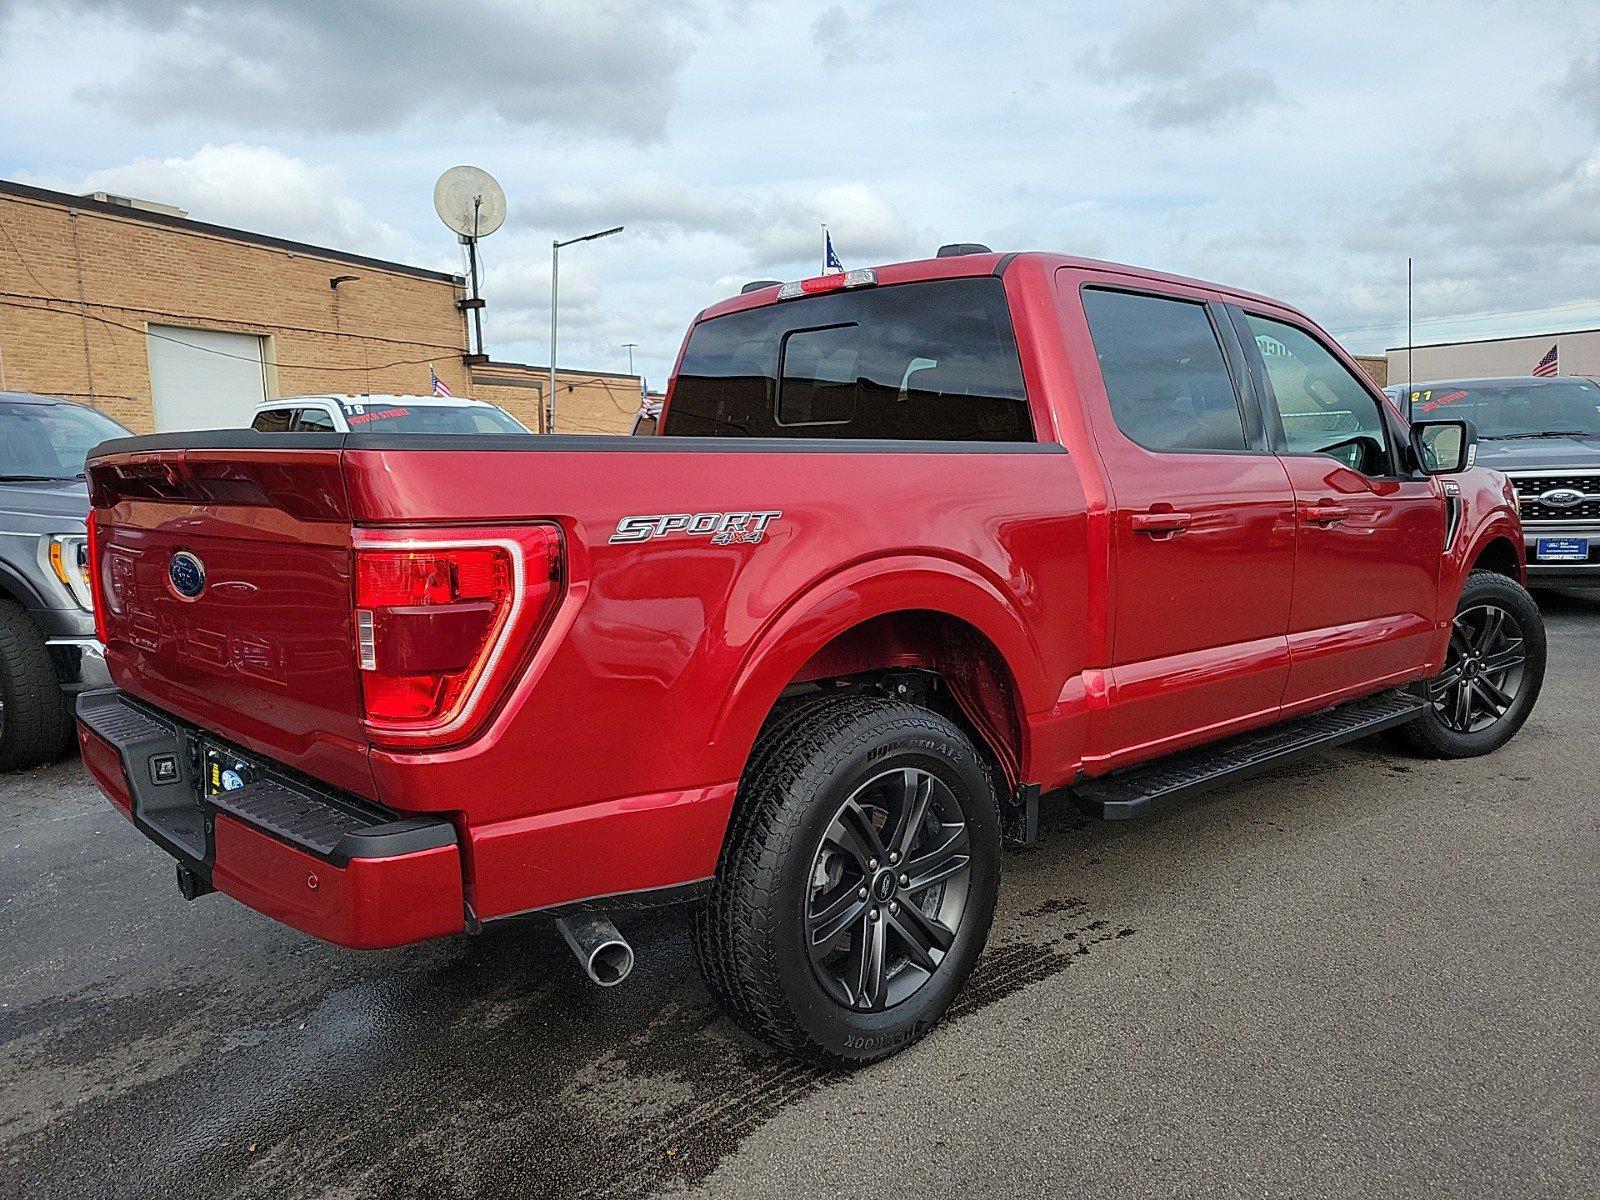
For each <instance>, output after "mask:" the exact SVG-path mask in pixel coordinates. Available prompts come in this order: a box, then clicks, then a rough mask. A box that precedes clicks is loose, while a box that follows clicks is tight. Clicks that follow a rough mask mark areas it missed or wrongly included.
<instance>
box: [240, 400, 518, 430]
mask: <svg viewBox="0 0 1600 1200" xmlns="http://www.w3.org/2000/svg"><path fill="white" fill-rule="evenodd" d="M250 428H251V429H254V430H257V431H258V432H261V433H358V432H367V433H527V432H528V429H527V427H526V426H524V425H522V424H521V423H519V422H518V421H517V419H516V418H515V417H513V416H511V415H510V414H509V413H507V412H506V411H505V410H503V409H500V408H496V407H495V406H494V405H492V404H489V403H487V402H486V401H483V400H469V399H467V398H466V397H455V396H368V395H360V396H285V397H283V398H282V399H278V400H269V401H268V402H267V403H265V404H261V405H258V406H257V407H256V411H255V415H254V417H252V418H251V420H250Z"/></svg>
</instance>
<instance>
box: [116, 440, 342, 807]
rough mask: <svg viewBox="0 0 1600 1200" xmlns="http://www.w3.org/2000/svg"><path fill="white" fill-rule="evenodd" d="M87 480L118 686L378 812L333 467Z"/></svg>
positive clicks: (270, 466) (305, 454)
mask: <svg viewBox="0 0 1600 1200" xmlns="http://www.w3.org/2000/svg"><path fill="white" fill-rule="evenodd" d="M89 474H90V488H91V498H92V501H93V503H94V505H95V509H96V513H95V528H96V547H97V550H96V552H97V554H98V555H99V556H100V566H101V571H102V573H103V575H102V577H103V580H104V588H105V591H106V599H107V603H106V609H107V611H106V613H105V634H106V637H107V640H108V645H107V658H108V662H109V664H110V666H111V672H112V678H113V680H114V681H115V682H116V684H117V686H119V687H121V688H123V689H125V690H127V691H129V692H132V693H133V694H135V695H137V696H140V697H143V698H144V699H146V700H148V701H150V702H151V703H153V704H155V705H157V706H158V707H160V708H163V709H165V710H167V711H169V712H172V713H174V714H176V715H178V716H180V717H183V718H186V719H188V720H189V721H192V722H193V723H195V724H196V725H199V726H201V727H202V728H204V729H207V730H210V731H213V732H215V733H217V734H218V735H219V736H220V737H221V738H223V739H225V740H227V741H231V742H234V743H237V744H238V745H239V746H241V747H243V748H245V749H248V750H255V751H257V752H259V753H262V754H266V755H269V756H270V757H272V758H274V759H277V760H278V761H280V762H282V763H285V764H287V765H288V766H291V767H294V768H296V769H298V770H301V771H304V772H306V773H307V774H310V775H314V776H316V777H318V778H320V779H323V780H326V781H327V782H329V783H332V784H334V785H335V786H338V787H342V788H346V789H348V790H350V791H352V792H355V793H356V794H358V795H362V796H366V797H368V798H374V789H373V784H372V775H371V771H370V768H369V766H368V762H367V743H366V739H365V737H364V734H363V731H362V728H361V724H360V714H361V705H360V683H359V679H358V674H357V666H356V657H355V648H354V647H355V642H354V629H353V621H354V617H353V613H352V604H351V595H352V591H351V588H352V585H351V549H350V545H351V538H350V514H349V508H348V504H347V501H346V497H345V487H344V481H343V478H342V476H341V472H340V451H339V450H338V449H336V448H328V449H297V448H284V449H277V448H273V449H270V450H269V449H262V450H242V449H229V450H215V449H213V450H207V449H198V448H195V449H178V450H152V451H149V452H144V453H137V454H128V455H122V456H118V457H115V458H110V459H107V460H104V461H96V462H94V463H92V464H91V467H90V473H89ZM186 593H192V594H186Z"/></svg>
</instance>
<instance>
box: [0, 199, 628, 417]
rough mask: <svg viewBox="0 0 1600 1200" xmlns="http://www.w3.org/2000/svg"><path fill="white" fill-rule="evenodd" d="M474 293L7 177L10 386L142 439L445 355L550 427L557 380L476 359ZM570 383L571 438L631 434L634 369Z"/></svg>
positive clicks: (0, 234) (448, 373)
mask: <svg viewBox="0 0 1600 1200" xmlns="http://www.w3.org/2000/svg"><path fill="white" fill-rule="evenodd" d="M464 295H465V287H464V284H463V281H462V279H461V277H460V276H457V275H451V274H445V273H441V272H438V271H430V270H425V269H423V268H420V267H412V266H408V265H406V264H404V263H394V262H385V261H383V260H381V259H375V258H369V257H366V256H364V255H359V254H347V253H345V252H343V251H340V250H333V249H328V248H326V247H320V246H310V245H305V244H303V243H299V242H292V241H288V240H285V239H283V238H276V237H270V236H267V235H264V234H258V233H250V232H247V231H244V230H239V229H229V228H226V227H223V226H219V225H209V224H206V223H204V222H200V221H194V220H190V219H189V218H188V217H187V216H186V215H185V214H183V213H182V212H181V211H180V210H178V209H174V208H171V207H169V206H166V205H154V204H146V203H143V202H138V201H129V200H125V199H121V198H118V197H114V196H106V195H103V194H101V195H96V196H71V195H67V194H64V193H61V192H52V191H47V190H45V189H42V188H35V187H29V186H26V185H22V184H16V183H9V182H6V181H0V390H11V391H26V392H40V393H44V394H47V395H56V396H64V397H67V398H69V399H74V400H81V401H85V402H87V403H90V404H93V405H95V406H96V407H97V408H100V409H101V410H102V411H104V412H105V413H107V414H108V415H110V416H112V417H114V418H115V419H117V420H118V421H121V422H122V423H123V424H124V425H126V426H128V427H129V428H130V429H133V430H134V431H135V432H141V433H142V432H148V431H151V430H155V429H183V428H204V427H227V426H237V425H241V424H243V423H244V422H245V421H246V420H247V419H248V414H249V412H250V410H251V409H252V408H253V407H254V406H255V405H256V404H257V403H259V402H260V401H262V400H264V399H272V398H276V397H279V396H294V395H305V394H310V393H318V392H341V393H343V392H349V393H356V392H374V393H381V392H391V393H426V392H427V391H428V389H429V377H428V367H429V365H430V364H431V365H432V366H433V369H434V370H435V371H437V372H438V374H439V378H440V379H442V380H443V381H444V382H445V383H446V384H447V385H448V386H449V388H450V390H451V391H452V392H454V393H455V394H456V395H458V396H462V395H475V396H478V397H479V398H481V399H484V400H488V401H490V402H492V403H496V404H500V405H501V406H502V407H504V408H505V409H506V410H507V411H509V412H511V413H512V414H513V415H515V416H516V417H517V418H518V419H519V420H521V421H522V422H523V423H524V424H526V425H528V427H529V428H537V426H538V421H539V413H540V411H541V406H542V400H543V396H544V389H545V381H544V376H543V374H541V373H540V371H539V368H536V367H528V366H523V365H521V364H515V363H483V364H476V365H470V366H469V363H468V341H467V322H466V314H465V313H463V311H462V310H461V308H460V307H459V305H458V301H460V300H461V299H462V298H463V297H464ZM557 382H558V387H560V388H561V391H560V393H559V395H558V397H557V414H558V415H557V422H556V426H557V430H558V431H559V432H585V433H588V432H606V433H626V432H627V431H628V430H629V429H630V428H631V426H632V424H633V417H634V413H635V412H636V410H637V408H638V395H639V382H638V379H637V377H635V376H626V375H612V374H609V373H605V372H585V371H571V372H565V371H564V372H562V373H561V375H560V376H559V377H558V381H557ZM630 402H631V407H630V406H629V404H630Z"/></svg>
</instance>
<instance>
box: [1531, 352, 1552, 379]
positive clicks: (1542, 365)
mask: <svg viewBox="0 0 1600 1200" xmlns="http://www.w3.org/2000/svg"><path fill="white" fill-rule="evenodd" d="M1533 373H1534V374H1535V375H1544V376H1550V375H1554V374H1555V373H1556V348H1555V347H1554V346H1551V347H1550V353H1549V354H1546V355H1545V356H1544V357H1543V358H1541V359H1540V360H1539V365H1538V366H1537V367H1535V368H1534V369H1533Z"/></svg>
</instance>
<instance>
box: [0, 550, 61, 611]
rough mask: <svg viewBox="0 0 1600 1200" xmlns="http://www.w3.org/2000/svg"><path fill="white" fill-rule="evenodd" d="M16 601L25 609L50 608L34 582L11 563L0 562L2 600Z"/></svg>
mask: <svg viewBox="0 0 1600 1200" xmlns="http://www.w3.org/2000/svg"><path fill="white" fill-rule="evenodd" d="M7 596H9V597H11V598H13V599H15V600H16V601H17V602H18V603H19V604H21V605H22V606H23V607H24V608H49V607H50V604H49V602H48V601H47V600H46V599H45V598H44V596H43V595H42V594H41V593H40V591H39V589H38V588H37V587H35V586H34V584H33V581H32V580H30V579H29V578H28V577H27V576H25V575H23V574H22V573H21V572H20V571H18V570H16V568H14V567H13V566H11V564H10V563H7V562H4V561H0V599H4V598H6V597H7Z"/></svg>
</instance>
